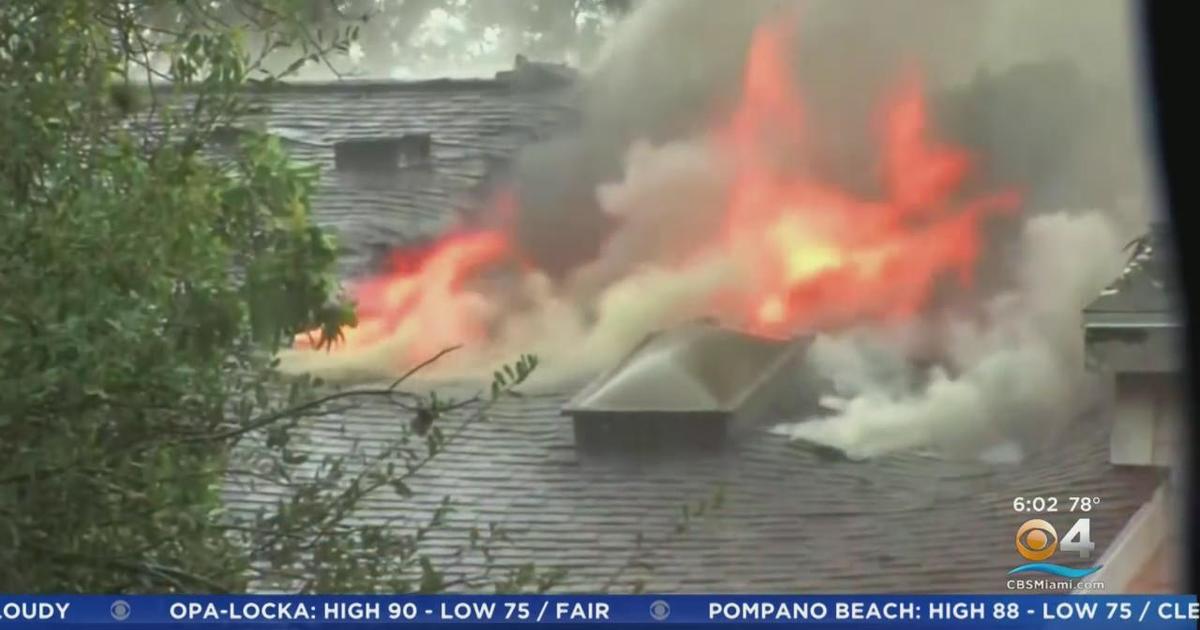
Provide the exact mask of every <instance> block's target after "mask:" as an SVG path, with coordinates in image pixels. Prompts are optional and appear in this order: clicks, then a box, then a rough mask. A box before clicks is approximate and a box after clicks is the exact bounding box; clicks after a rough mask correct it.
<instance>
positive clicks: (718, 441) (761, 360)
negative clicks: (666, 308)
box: [564, 323, 816, 453]
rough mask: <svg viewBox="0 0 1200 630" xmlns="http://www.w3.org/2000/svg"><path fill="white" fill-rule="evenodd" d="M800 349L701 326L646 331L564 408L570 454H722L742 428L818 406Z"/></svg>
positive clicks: (795, 343) (794, 343)
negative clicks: (571, 436)
mask: <svg viewBox="0 0 1200 630" xmlns="http://www.w3.org/2000/svg"><path fill="white" fill-rule="evenodd" d="M807 345H808V340H777V339H768V338H763V337H757V336H754V335H749V334H745V333H741V332H737V331H734V330H729V329H727V328H722V327H720V326H716V325H713V324H708V323H694V324H688V325H686V326H683V327H680V328H676V329H673V330H670V331H663V332H658V333H655V334H652V335H650V336H648V337H647V338H646V339H644V340H643V341H642V342H641V343H640V344H638V346H637V347H636V348H634V350H633V351H632V352H630V353H629V355H627V356H626V357H625V359H624V360H622V361H621V362H620V363H619V364H618V365H617V366H616V367H615V368H613V369H612V370H610V371H609V372H607V373H605V374H602V375H601V376H600V377H598V378H597V379H596V380H595V381H593V382H592V383H591V384H589V385H588V386H587V387H585V388H584V389H583V391H581V392H580V393H579V394H578V395H577V396H576V397H575V398H574V399H572V400H571V401H570V402H569V403H568V404H567V406H566V408H565V409H564V412H565V413H566V414H568V415H570V416H571V418H572V420H573V423H574V428H575V445H576V448H577V449H578V450H579V451H581V452H585V453H596V452H632V453H638V452H661V451H679V450H702V451H711V450H717V449H720V448H721V447H722V446H723V445H725V444H726V443H728V442H729V441H730V439H731V438H732V437H734V436H736V434H737V433H739V432H740V431H742V430H744V429H745V428H746V427H749V426H752V425H754V424H756V423H758V422H759V421H760V420H763V419H764V418H766V417H769V416H784V415H788V413H789V411H790V410H794V409H796V408H797V407H798V406H806V405H808V404H810V403H811V402H812V401H811V400H810V399H813V400H815V391H816V388H815V387H813V386H812V385H811V384H810V383H809V382H806V381H805V377H804V374H805V372H804V371H803V370H802V368H801V363H800V361H799V357H800V355H801V353H802V351H803V349H804V348H805V347H807Z"/></svg>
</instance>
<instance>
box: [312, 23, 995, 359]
mask: <svg viewBox="0 0 1200 630" xmlns="http://www.w3.org/2000/svg"><path fill="white" fill-rule="evenodd" d="M787 24H788V21H786V20H780V21H777V22H772V23H768V24H765V25H763V26H761V27H760V28H759V29H758V30H757V31H756V33H755V35H754V38H753V40H752V44H751V47H750V51H749V55H748V57H747V61H746V66H745V72H744V78H743V84H742V92H741V95H740V99H739V100H738V101H737V104H736V107H735V108H734V110H733V112H732V114H731V115H730V116H729V117H728V118H727V119H726V120H725V121H724V122H723V123H722V124H720V125H718V126H717V128H716V129H714V130H713V131H712V132H711V133H710V134H709V135H710V136H711V142H710V143H709V146H711V147H712V150H713V151H714V152H715V153H716V154H718V155H720V156H722V157H723V158H725V159H726V160H727V162H728V163H729V165H730V166H729V168H730V169H731V171H732V177H731V179H730V181H731V184H730V188H729V190H728V196H727V199H726V200H725V208H724V216H723V220H722V221H721V222H720V226H721V227H720V229H719V231H718V233H714V234H711V235H709V238H708V242H707V243H705V244H704V245H703V246H702V247H699V248H698V250H699V251H700V252H701V253H700V254H699V255H697V256H695V257H691V258H689V259H688V262H686V263H679V262H678V261H671V262H667V261H659V262H660V264H661V265H662V266H673V267H674V268H676V271H686V269H678V267H680V265H682V266H683V267H685V268H686V267H687V266H689V265H692V266H697V267H698V266H700V265H702V264H704V263H705V262H706V261H710V260H712V259H714V258H720V259H724V260H731V261H733V262H734V265H735V267H736V269H737V271H736V274H735V275H736V280H735V281H733V282H729V283H726V284H725V285H724V286H723V287H719V288H717V289H714V290H713V291H712V295H711V296H710V297H711V299H710V300H708V301H707V304H708V306H707V312H699V313H694V315H696V316H709V317H715V318H717V319H720V320H722V321H723V322H725V323H726V324H728V325H732V326H736V327H740V328H743V329H746V330H750V331H754V332H758V333H762V334H772V335H789V334H796V333H799V332H811V331H820V330H829V329H831V328H835V327H840V326H845V325H849V324H852V323H855V322H862V321H864V320H865V321H880V320H883V321H889V320H897V319H904V318H909V317H912V316H914V315H915V314H917V313H919V312H920V311H921V309H922V308H923V307H925V306H926V305H927V304H928V303H929V300H930V299H931V297H932V296H933V294H934V291H935V288H936V287H937V286H938V283H939V282H943V281H952V282H957V283H959V284H961V285H963V286H969V285H970V283H971V282H972V274H973V270H974V269H975V267H976V265H977V262H978V259H979V256H980V254H981V248H982V239H981V232H980V227H981V222H982V221H983V220H984V218H985V217H987V216H988V215H989V214H992V213H997V212H1002V211H1007V210H1011V209H1013V208H1015V207H1016V204H1017V198H1016V195H1014V194H1011V193H1009V194H1002V195H996V196H991V197H985V198H979V199H962V198H961V195H960V194H959V192H958V191H959V188H960V186H961V184H962V183H963V181H964V178H965V177H966V176H967V174H968V173H969V171H970V168H971V159H970V157H969V156H968V155H967V154H966V153H965V152H964V151H963V150H961V149H958V148H955V147H951V146H947V145H944V144H942V143H939V142H937V141H934V140H932V139H931V138H930V130H929V120H928V112H927V109H926V105H925V102H924V100H923V96H922V91H921V84H920V81H919V79H918V77H917V75H916V74H915V73H913V74H911V75H909V76H907V77H905V78H904V80H903V81H901V82H900V84H899V89H898V90H896V92H895V94H894V96H893V98H892V99H890V100H889V102H887V103H885V104H884V105H885V107H884V110H883V111H884V116H883V117H882V118H881V122H882V125H881V134H880V145H881V153H880V160H879V162H880V163H879V177H880V182H879V183H880V185H881V186H880V188H881V190H882V191H883V194H882V195H881V197H882V198H880V199H861V198H858V197H856V196H855V195H853V194H851V193H849V192H847V191H846V190H843V189H840V188H839V187H837V186H835V185H833V184H831V183H828V182H822V181H817V179H816V177H815V176H814V175H813V174H812V173H811V172H809V170H808V169H806V165H805V164H804V162H803V159H802V158H804V157H805V142H804V141H805V133H804V132H805V117H804V111H803V110H804V108H803V105H802V100H801V98H800V90H799V88H798V86H797V85H796V84H795V83H794V81H793V79H792V77H791V71H790V66H789V64H788V62H787V59H788V52H789V48H790V35H791V32H790V29H789V27H788V26H787ZM512 202H513V200H512V198H511V196H505V197H503V198H502V199H501V201H500V202H498V204H499V205H500V206H502V208H503V211H502V212H499V213H496V214H498V216H500V217H501V221H500V223H501V225H500V227H495V228H488V229H458V230H455V231H453V232H451V233H450V234H448V235H447V236H444V237H442V238H440V239H438V240H437V241H436V242H434V243H433V244H431V245H428V246H426V247H422V248H417V249H407V250H400V251H397V252H395V253H394V254H393V256H392V258H391V262H390V265H389V266H388V268H387V270H385V272H384V273H382V274H380V275H378V276H376V277H373V278H370V279H367V280H366V281H363V282H360V283H358V284H356V285H354V286H353V287H352V290H353V297H354V299H355V300H356V302H357V305H358V318H359V322H360V324H359V327H358V328H357V329H354V330H348V331H345V333H346V334H345V338H344V340H342V342H341V343H340V344H337V346H336V348H335V349H338V350H348V349H363V348H370V347H373V346H378V345H379V344H380V343H382V342H383V340H385V339H392V340H394V339H395V338H397V336H398V335H399V336H400V337H402V338H403V339H404V340H405V341H404V343H403V349H402V351H400V352H399V355H398V356H395V357H394V359H395V361H396V365H395V366H394V367H396V368H400V367H402V366H403V365H405V364H411V363H412V361H414V360H416V359H419V358H421V357H423V356H428V355H430V354H432V353H433V352H436V351H437V350H439V349H441V348H443V347H446V346H449V345H454V344H460V343H477V344H483V345H487V343H488V342H489V341H493V338H492V331H494V330H497V329H502V328H503V325H502V324H503V320H504V319H505V318H506V316H510V315H512V314H513V313H511V312H509V311H512V310H513V307H512V306H511V304H512V303H513V300H511V299H510V297H511V296H507V295H505V294H504V291H505V290H501V289H497V288H495V287H496V285H495V283H487V282H481V280H482V279H483V278H484V277H485V276H488V275H492V274H493V272H495V273H497V274H502V273H508V274H516V275H517V276H518V277H520V276H522V275H526V274H532V273H536V272H535V271H534V270H531V269H530V268H529V266H528V265H520V264H514V263H516V262H517V261H518V260H519V259H520V252H519V251H518V248H517V247H516V246H515V244H514V241H513V239H512V238H511V236H510V234H511V233H512V229H511V228H512V223H513V221H514V220H515V217H516V214H517V213H516V212H515V210H514V208H513V207H512ZM618 282H619V280H618ZM510 286H520V282H518V283H515V284H513V283H510ZM597 301H602V300H597ZM498 322H500V325H497V323H498ZM661 324H662V322H657V321H647V322H641V325H643V326H644V328H645V329H646V332H649V331H650V330H653V329H654V328H656V327H658V326H659V325H661ZM298 339H299V340H300V342H301V345H305V344H307V343H308V342H307V339H308V336H307V335H302V336H301V337H300V338H298Z"/></svg>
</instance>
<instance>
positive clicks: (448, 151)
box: [228, 84, 1159, 592]
mask: <svg viewBox="0 0 1200 630" xmlns="http://www.w3.org/2000/svg"><path fill="white" fill-rule="evenodd" d="M270 98H271V105H272V110H273V113H272V118H271V122H270V128H271V129H272V130H273V131H276V132H278V133H280V134H282V135H286V136H288V137H293V138H297V139H300V140H303V141H304V142H306V143H311V144H298V145H296V148H295V151H294V152H295V155H296V156H297V157H299V158H300V159H303V160H309V161H315V162H318V163H320V164H322V165H323V166H327V167H329V166H331V164H332V154H333V152H332V148H331V146H330V145H331V143H332V142H333V141H335V140H338V139H342V138H347V137H355V136H369V135H372V134H379V135H385V134H386V135H399V134H401V133H406V132H412V131H430V132H432V133H433V139H434V148H433V153H434V157H433V166H432V168H431V169H430V170H428V171H424V172H415V173H403V174H401V175H398V176H397V177H395V178H389V179H387V180H386V181H378V180H376V181H373V182H368V183H369V185H365V186H364V185H362V184H363V182H362V181H356V180H353V179H352V178H348V177H346V176H344V175H340V174H338V173H335V172H333V171H332V168H329V169H326V173H325V175H323V178H322V183H321V190H320V192H319V194H318V197H317V200H316V210H317V214H318V217H319V218H320V220H321V221H323V222H325V223H326V224H328V225H330V226H332V227H333V228H335V229H336V230H337V231H338V232H339V233H340V234H341V236H342V242H343V244H344V245H345V246H346V247H347V252H346V256H345V258H346V262H347V267H346V269H347V270H351V269H355V268H358V267H359V265H361V264H362V263H363V261H364V260H365V258H366V257H367V256H368V255H369V251H370V248H371V247H372V245H374V244H380V245H387V244H395V243H398V242H403V241H404V240H406V239H409V238H413V237H416V236H418V235H423V234H429V233H432V232H435V231H437V230H438V229H439V228H441V227H443V226H444V224H445V222H446V221H447V218H448V210H449V209H451V208H453V207H454V205H455V203H456V199H457V198H458V197H459V196H460V195H463V194H466V193H468V192H469V191H470V190H471V189H472V188H473V187H474V186H476V185H478V183H479V182H480V181H481V180H482V178H483V177H484V176H485V174H486V173H487V170H488V163H489V162H488V160H489V159H492V158H495V159H498V160H500V159H504V158H506V157H508V156H510V155H511V154H512V152H514V151H515V150H516V148H517V147H518V146H519V145H521V144H522V143H524V142H526V141H528V140H529V139H530V138H531V137H532V136H533V135H536V134H537V133H539V132H540V131H539V130H541V129H545V128H548V126H552V125H554V124H557V123H558V122H559V121H561V120H562V119H563V116H564V115H565V114H567V113H568V112H567V111H566V108H565V106H564V105H562V100H561V95H558V94H554V93H514V92H507V91H503V90H496V89H493V88H492V87H490V86H482V85H474V84H465V85H464V86H460V87H453V86H449V85H446V86H443V87H442V88H439V89H419V90H405V89H401V88H396V89H390V90H389V89H383V88H372V89H368V90H362V91H355V90H353V89H329V90H319V89H312V90H309V91H295V92H289V93H280V94H276V95H273V96H271V97H270ZM567 389H568V390H569V391H563V392H561V393H560V394H553V395H549V394H548V395H538V396H530V397H527V398H524V399H520V400H506V401H503V402H502V403H500V404H499V405H498V406H497V407H496V408H495V409H494V410H493V411H492V412H491V414H490V419H489V421H487V422H481V423H474V424H471V425H470V426H468V427H467V428H466V429H465V430H464V432H463V434H462V436H461V438H460V439H459V440H457V441H456V442H455V444H454V445H453V446H452V447H451V448H449V449H448V450H447V451H446V452H444V453H443V454H441V455H439V457H438V458H436V459H435V460H434V461H433V463H432V464H431V465H430V466H428V467H427V468H425V469H423V470H422V471H421V472H420V473H419V476H418V477H417V478H416V479H414V480H413V482H412V483H411V484H410V486H411V487H412V488H413V490H414V491H415V493H416V494H415V496H413V497H411V498H408V499H399V498H397V497H395V496H394V495H393V494H392V493H391V492H390V491H385V492H381V493H380V494H379V495H376V496H372V497H370V498H369V499H368V500H367V502H366V505H365V510H364V511H363V512H362V513H361V514H359V517H360V518H364V519H369V520H372V521H378V522H383V521H384V520H385V519H396V518H399V519H400V520H399V522H398V523H397V526H398V527H403V526H405V524H406V523H414V522H421V521H423V520H425V519H426V518H427V515H428V514H429V513H430V511H431V510H433V509H434V508H435V507H436V505H437V504H438V502H439V501H440V500H441V498H442V497H443V496H446V495H449V496H452V497H454V499H455V500H456V501H458V502H459V503H460V505H461V507H460V509H459V510H458V511H456V512H455V513H453V514H451V515H450V517H449V519H448V526H449V527H448V529H447V530H446V531H443V532H440V533H438V534H437V535H435V536H433V537H432V538H431V539H430V540H429V541H428V542H427V550H428V551H429V552H430V553H431V554H433V555H434V556H437V555H438V554H446V555H448V554H450V553H452V550H453V549H454V548H455V547H456V546H457V545H459V544H461V543H462V541H463V540H464V539H465V537H466V535H467V532H468V530H469V529H470V528H471V527H473V526H477V525H480V526H482V525H486V524H487V523H489V522H498V523H500V524H502V525H503V526H504V527H506V528H507V529H508V530H509V531H510V532H512V535H511V538H512V541H513V546H512V547H511V548H509V549H507V550H502V551H501V552H500V553H499V554H498V558H499V560H500V562H501V563H504V564H511V565H512V566H516V565H520V564H522V563H525V562H528V561H534V562H536V563H537V564H538V565H539V566H542V567H554V566H560V567H563V568H566V569H568V571H569V574H568V580H567V582H566V588H567V589H569V590H575V591H588V590H594V589H596V588H598V587H600V586H601V585H603V584H604V583H605V582H606V581H607V580H608V579H609V578H610V576H612V575H613V574H614V572H615V571H617V570H618V569H619V568H620V567H621V566H623V565H625V564H627V563H628V562H629V561H630V560H631V559H638V560H645V561H646V562H648V563H649V564H650V565H652V568H650V569H647V568H635V569H633V570H631V571H630V572H629V573H628V574H627V577H628V578H630V579H633V578H637V577H645V578H646V585H647V588H648V589H650V590H653V591H663V592H737V591H742V592H814V591H821V592H886V591H901V592H922V591H951V592H963V591H965V592H979V591H1001V590H1003V589H1004V585H1005V580H1006V577H1007V576H1006V572H1007V571H1008V570H1009V569H1011V568H1012V567H1014V566H1016V564H1018V563H1019V560H1020V558H1019V557H1018V556H1017V554H1016V553H1015V550H1014V549H1013V536H1014V534H1015V531H1016V528H1017V526H1018V525H1019V524H1020V523H1021V522H1023V521H1024V520H1025V518H1027V517H1028V515H1019V514H1016V513H1014V512H1013V510H1012V507H1011V505H1012V500H1013V498H1014V497H1017V496H1025V497H1030V496H1055V497H1059V498H1060V500H1062V501H1064V502H1065V500H1066V497H1068V496H1088V497H1100V498H1101V503H1100V504H1099V506H1098V508H1097V509H1096V510H1095V511H1094V512H1092V513H1091V517H1092V539H1093V540H1094V541H1095V542H1096V544H1097V549H1096V553H1097V554H1101V553H1103V551H1104V549H1105V548H1106V546H1107V545H1108V544H1109V543H1110V542H1111V541H1112V540H1113V538H1114V537H1115V535H1116V533H1117V531H1118V530H1119V528H1120V527H1121V526H1122V525H1123V524H1124V522H1125V521H1126V520H1127V518H1128V517H1129V516H1130V515H1131V514H1132V513H1133V511H1134V510H1135V509H1136V508H1137V507H1138V506H1139V505H1140V504H1141V503H1142V502H1143V501H1144V500H1145V499H1147V498H1148V497H1149V495H1150V492H1151V490H1152V489H1153V487H1154V486H1155V485H1156V484H1157V482H1158V477H1159V474H1158V473H1157V472H1156V471H1153V470H1149V469H1122V468H1117V467H1114V466H1111V465H1109V464H1108V463H1107V462H1108V430H1107V422H1106V420H1105V418H1104V414H1103V413H1099V412H1096V413H1092V414H1089V415H1088V416H1086V417H1082V418H1080V419H1079V421H1078V424H1077V425H1076V426H1075V427H1073V428H1072V429H1070V430H1068V431H1065V432H1064V433H1063V436H1065V437H1062V438H1055V439H1054V440H1053V441H1052V442H1048V443H1047V445H1046V448H1045V450H1044V451H1042V452H1040V453H1037V454H1034V455H1033V456H1031V458H1030V459H1029V460H1028V461H1026V462H1025V463H1023V464H1021V465H1019V466H1008V465H995V464H981V463H971V462H950V461H943V460H940V459H938V458H936V457H933V456H928V455H924V454H919V453H906V454H897V455H889V456H884V457H879V458H877V459H873V460H870V461H849V460H845V459H840V458H837V457H832V456H830V455H829V454H828V453H826V452H822V451H819V450H813V449H811V448H806V447H799V446H795V445H793V444H790V443H788V442H787V441H786V439H785V438H784V437H781V436H777V435H773V434H771V433H769V432H768V431H767V430H766V428H765V427H764V428H762V429H761V430H752V431H750V432H749V435H747V436H746V437H745V438H743V439H742V440H741V441H740V442H737V443H735V444H732V445H731V446H730V448H729V449H728V450H727V451H726V452H724V453H721V454H709V455H703V456H701V455H694V456H685V455H674V456H669V457H668V456H662V457H660V458H650V459H640V460H634V459H628V458H611V457H588V456H584V455H581V454H580V453H577V452H576V450H575V448H574V441H573V438H572V429H571V423H570V421H569V420H568V419H567V418H565V417H564V416H563V415H562V414H561V408H562V407H563V405H564V404H565V403H566V402H567V400H568V399H569V398H570V396H571V395H573V394H574V393H575V392H576V391H578V389H577V388H567ZM406 421H407V419H405V418H400V417H397V415H396V413H395V410H394V409H391V408H388V407H384V406H378V407H365V408H361V409H358V410H356V411H354V412H353V414H352V415H350V416H323V417H320V418H317V419H316V420H315V425H314V426H313V428H312V430H311V434H310V438H311V441H312V444H311V447H310V448H311V450H312V451H314V452H319V453H345V452H348V451H350V450H351V449H352V448H353V447H354V444H355V443H356V441H361V443H362V444H365V445H369V444H370V443H371V442H372V441H376V442H378V441H383V440H387V439H395V438H398V437H399V436H400V432H401V427H402V425H403V424H404V423H405V422H406ZM459 421H461V417H459V419H457V420H456V419H454V418H451V419H448V422H449V425H448V426H446V427H445V431H446V432H447V433H449V432H450V431H452V430H453V428H452V425H453V424H454V423H455V422H459ZM343 423H344V424H345V431H343V430H342V424H343ZM718 487H724V488H725V490H724V495H725V497H726V500H725V505H724V507H723V508H722V509H721V510H719V511H718V512H716V513H714V514H711V515H708V516H706V517H704V518H703V519H700V520H698V521H695V522H694V524H693V529H691V530H690V531H688V532H686V533H685V534H683V535H681V536H678V537H674V536H671V535H670V532H671V531H672V529H673V527H674V525H675V524H676V523H677V522H678V519H679V515H680V507H681V505H682V504H683V503H684V502H695V501H696V500H699V499H703V498H706V497H709V496H711V495H712V494H713V492H714V491H715V490H716V489H717V488H718ZM228 497H229V500H230V502H231V503H232V505H233V506H234V507H235V508H251V507H253V506H255V505H258V504H261V503H262V502H273V501H274V500H275V499H276V498H277V497H276V496H274V495H273V494H272V492H271V491H270V490H267V489H263V488H258V489H256V490H253V491H251V490H249V489H248V488H245V487H240V486H238V485H237V484H231V486H230V488H229V492H228ZM1063 505H1065V503H1063V504H1060V506H1063ZM1063 516H1064V517H1065V515H1063ZM1050 520H1051V521H1052V522H1053V523H1055V524H1056V525H1059V523H1058V522H1057V521H1056V520H1055V519H1054V518H1051V519H1050ZM1068 525H1069V524H1068V523H1062V524H1061V525H1059V526H1060V527H1066V526H1068ZM639 533H640V534H643V535H644V536H645V539H646V543H645V549H646V551H639V550H638V548H637V547H636V545H635V541H636V539H637V537H638V535H639ZM1097 557H1098V556H1097ZM480 561H481V559H480V558H469V557H468V558H466V559H465V560H464V562H466V563H467V566H468V567H469V566H470V565H471V563H476V562H480ZM448 577H449V578H453V575H450V576H448Z"/></svg>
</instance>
